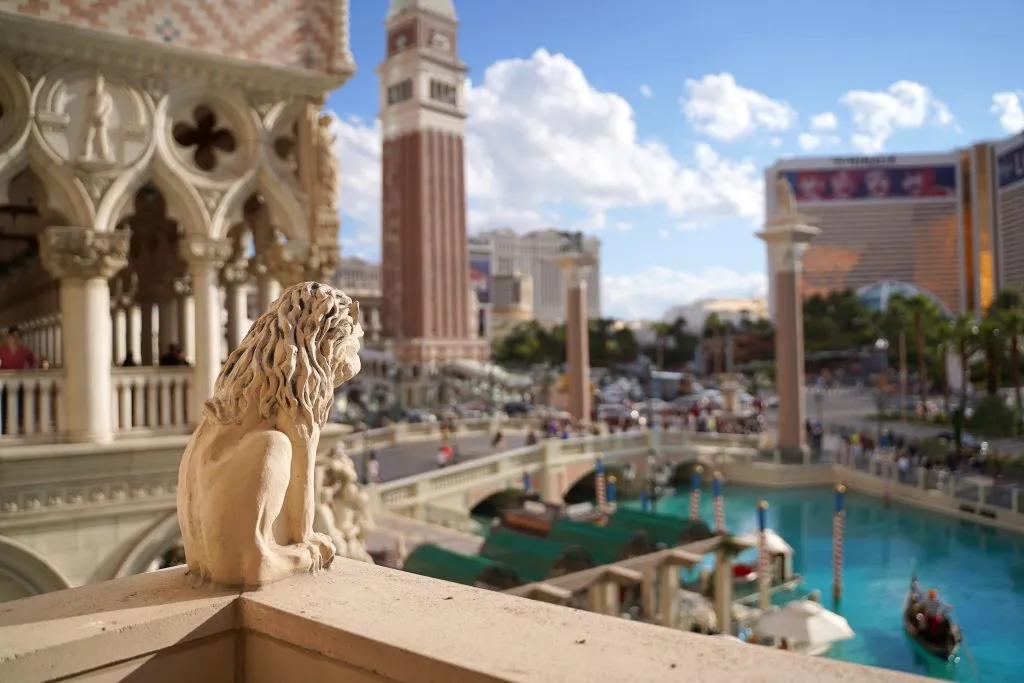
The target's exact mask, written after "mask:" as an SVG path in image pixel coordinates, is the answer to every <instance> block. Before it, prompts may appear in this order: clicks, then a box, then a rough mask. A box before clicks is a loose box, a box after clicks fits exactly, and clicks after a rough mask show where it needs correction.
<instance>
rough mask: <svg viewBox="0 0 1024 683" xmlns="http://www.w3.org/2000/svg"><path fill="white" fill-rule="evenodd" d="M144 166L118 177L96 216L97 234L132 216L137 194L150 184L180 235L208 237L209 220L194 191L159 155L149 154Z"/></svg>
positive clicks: (197, 194)
mask: <svg viewBox="0 0 1024 683" xmlns="http://www.w3.org/2000/svg"><path fill="white" fill-rule="evenodd" d="M146 162H147V163H145V164H144V165H142V166H139V167H137V168H135V169H131V170H130V171H128V172H126V173H124V174H123V175H121V176H120V177H118V179H117V180H116V181H115V182H114V184H113V185H112V186H111V188H110V191H109V192H108V193H107V196H106V197H104V199H103V202H102V204H101V205H100V208H99V211H98V212H97V218H96V223H97V230H114V229H115V228H116V227H117V225H118V224H119V223H120V222H121V221H122V220H124V219H125V218H127V217H128V216H129V215H130V214H131V212H132V202H133V201H134V200H135V196H136V194H137V193H138V191H139V190H140V189H142V188H143V187H144V186H145V185H147V184H151V185H153V187H155V188H156V189H158V190H160V194H161V195H163V197H164V201H165V202H166V203H167V216H168V217H169V218H171V219H173V220H174V221H175V222H177V223H178V225H179V226H180V227H181V231H182V234H183V235H195V236H200V237H205V236H207V235H209V234H210V233H209V227H208V226H209V220H208V219H207V217H206V213H205V211H204V207H203V205H202V199H200V197H199V193H198V192H197V191H196V189H195V188H194V187H191V186H189V184H188V183H187V182H186V181H185V180H184V179H182V178H181V177H179V176H178V175H176V174H175V173H174V171H173V169H171V168H169V167H167V165H166V164H162V163H161V162H160V159H159V156H158V155H156V154H153V153H150V154H148V155H147V158H146Z"/></svg>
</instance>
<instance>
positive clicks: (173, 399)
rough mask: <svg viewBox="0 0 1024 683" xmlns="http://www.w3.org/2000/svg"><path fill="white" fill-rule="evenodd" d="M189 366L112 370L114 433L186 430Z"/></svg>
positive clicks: (187, 424)
mask: <svg viewBox="0 0 1024 683" xmlns="http://www.w3.org/2000/svg"><path fill="white" fill-rule="evenodd" d="M191 378H192V368H189V367H135V368H113V369H112V370H111V388H112V390H113V394H114V396H113V401H114V403H113V406H114V409H113V411H112V412H113V416H114V432H115V433H119V434H120V433H130V432H137V431H140V430H146V431H150V432H159V431H178V432H181V431H183V430H187V429H188V428H189V424H190V421H191V420H190V418H191V416H190V415H189V414H188V390H189V382H190V380H191Z"/></svg>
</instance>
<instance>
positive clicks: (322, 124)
mask: <svg viewBox="0 0 1024 683" xmlns="http://www.w3.org/2000/svg"><path fill="white" fill-rule="evenodd" d="M332 122H333V119H332V117H330V116H329V115H327V114H322V115H321V116H320V118H319V119H318V120H317V127H316V152H317V161H316V175H317V183H318V184H319V186H320V189H319V193H318V195H317V196H318V197H319V206H318V207H317V209H318V211H317V212H318V213H319V214H320V215H322V216H334V215H336V214H337V213H338V195H339V193H340V192H341V168H340V167H339V165H338V156H337V154H335V152H334V142H335V135H334V133H333V132H332V131H331V123H332Z"/></svg>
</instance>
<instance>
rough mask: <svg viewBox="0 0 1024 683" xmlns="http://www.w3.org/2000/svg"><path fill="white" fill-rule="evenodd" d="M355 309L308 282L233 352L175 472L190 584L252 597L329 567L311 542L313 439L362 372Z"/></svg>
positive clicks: (321, 542)
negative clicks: (248, 591) (243, 590)
mask: <svg viewBox="0 0 1024 683" xmlns="http://www.w3.org/2000/svg"><path fill="white" fill-rule="evenodd" d="M358 320H359V304H358V303H356V302H354V301H352V299H350V298H349V297H348V296H346V295H345V294H344V293H343V292H341V291H339V290H337V289H334V288H333V287H329V286H327V285H323V284H319V283H316V282H304V283H301V284H297V285H294V286H292V287H289V288H288V289H287V290H285V291H284V293H283V294H281V296H280V298H278V299H277V300H276V301H275V302H274V303H273V304H271V305H270V307H269V308H268V309H267V311H266V312H265V313H263V315H261V316H260V317H259V319H257V320H256V322H255V323H254V324H253V326H252V328H251V329H250V330H249V333H248V334H247V335H246V336H245V339H243V340H242V343H241V344H240V345H239V346H238V348H236V349H235V350H234V351H232V352H231V355H230V356H229V357H228V360H227V362H226V363H225V364H224V367H223V369H222V370H221V372H220V375H219V376H218V377H217V381H216V383H215V384H214V389H213V397H212V398H210V400H209V401H207V402H206V405H205V407H204V409H203V415H202V419H201V420H200V422H199V426H198V427H197V428H196V430H195V432H194V433H193V434H192V438H191V440H190V441H189V443H188V446H187V447H186V448H185V453H184V454H183V456H182V459H181V466H180V469H179V471H178V522H179V524H180V526H181V532H182V540H183V541H184V545H185V557H186V564H187V565H188V569H189V573H190V574H194V575H197V576H200V577H202V578H203V579H207V580H212V581H214V582H217V583H220V584H224V585H228V586H243V587H249V586H257V585H261V584H265V583H270V582H272V581H276V580H278V579H283V578H285V577H288V576H292V575H294V574H300V573H306V572H314V571H317V570H319V569H321V568H323V567H327V566H329V565H330V563H331V561H332V560H333V559H334V556H335V553H336V548H335V546H334V542H333V541H332V540H331V538H330V537H329V536H327V535H325V534H322V533H317V532H315V531H314V530H313V516H314V511H315V507H316V498H315V496H316V486H315V484H316V482H315V467H316V465H315V461H316V452H317V446H318V445H319V442H320V430H321V428H322V427H323V425H324V424H325V423H326V422H327V418H328V415H329V414H330V410H331V406H332V405H333V403H334V390H335V388H336V387H337V386H339V385H341V384H342V383H344V382H346V381H347V380H349V379H351V378H352V377H354V376H355V375H356V374H357V373H358V372H359V369H360V363H359V346H360V340H361V339H362V336H363V330H362V328H361V327H360V326H359V322H358Z"/></svg>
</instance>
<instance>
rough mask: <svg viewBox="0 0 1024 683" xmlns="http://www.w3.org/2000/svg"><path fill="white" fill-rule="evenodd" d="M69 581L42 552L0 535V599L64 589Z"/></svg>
mask: <svg viewBox="0 0 1024 683" xmlns="http://www.w3.org/2000/svg"><path fill="white" fill-rule="evenodd" d="M70 587H71V584H70V583H69V582H68V580H67V579H66V578H65V577H64V575H63V574H61V572H60V570H59V569H57V568H56V567H54V566H53V565H52V564H50V562H48V561H47V560H46V559H45V558H44V557H43V556H42V555H40V554H39V553H37V552H36V551H35V550H33V549H32V548H29V547H28V546H27V545H24V544H22V543H19V542H18V541H16V540H14V539H13V538H7V537H5V536H0V602H6V601H8V600H17V599H18V598H27V597H31V596H33V595H40V594H41V593H49V592H51V591H59V590H64V589H65V588H70Z"/></svg>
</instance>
